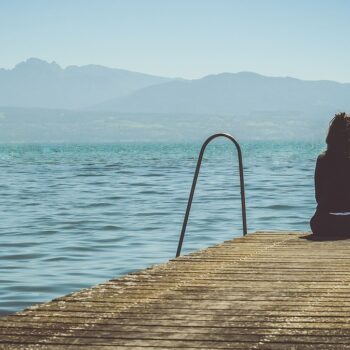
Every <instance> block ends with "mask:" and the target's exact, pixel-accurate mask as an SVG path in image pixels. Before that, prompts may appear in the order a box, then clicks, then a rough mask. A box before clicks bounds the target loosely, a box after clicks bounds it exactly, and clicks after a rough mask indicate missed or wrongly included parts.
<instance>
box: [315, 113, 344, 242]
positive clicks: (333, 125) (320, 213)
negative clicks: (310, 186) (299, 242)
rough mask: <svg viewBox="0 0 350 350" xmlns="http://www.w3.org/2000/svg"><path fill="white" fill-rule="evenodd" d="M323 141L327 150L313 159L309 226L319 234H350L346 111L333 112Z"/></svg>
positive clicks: (331, 235) (329, 235)
mask: <svg viewBox="0 0 350 350" xmlns="http://www.w3.org/2000/svg"><path fill="white" fill-rule="evenodd" d="M326 143H327V150H326V152H324V153H322V154H320V155H319V156H318V158H317V163H316V170H315V195H316V201H317V209H316V212H315V215H314V216H313V217H312V219H311V221H310V226H311V230H312V232H313V233H314V234H316V235H320V236H327V237H335V236H344V235H345V236H348V237H350V115H348V114H346V113H338V114H336V115H335V117H334V118H333V119H332V120H331V122H330V127H329V131H328V135H327V138H326Z"/></svg>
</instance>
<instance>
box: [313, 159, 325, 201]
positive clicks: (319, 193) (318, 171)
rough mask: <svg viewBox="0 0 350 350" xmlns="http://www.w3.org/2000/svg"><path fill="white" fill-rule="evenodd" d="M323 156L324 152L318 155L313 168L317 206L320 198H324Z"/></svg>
mask: <svg viewBox="0 0 350 350" xmlns="http://www.w3.org/2000/svg"><path fill="white" fill-rule="evenodd" d="M324 157H325V156H324V154H320V155H319V156H318V158H317V161H316V168H315V198H316V202H317V204H318V206H320V205H321V204H322V200H324V194H323V188H324V187H323V183H324V161H325V159H324Z"/></svg>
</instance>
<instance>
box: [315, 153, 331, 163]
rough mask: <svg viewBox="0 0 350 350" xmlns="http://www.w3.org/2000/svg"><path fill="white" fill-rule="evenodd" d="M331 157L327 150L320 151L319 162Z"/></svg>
mask: <svg viewBox="0 0 350 350" xmlns="http://www.w3.org/2000/svg"><path fill="white" fill-rule="evenodd" d="M328 158H329V155H327V152H326V151H324V152H322V153H320V154H319V155H318V157H317V162H324V161H326V160H327V159H328Z"/></svg>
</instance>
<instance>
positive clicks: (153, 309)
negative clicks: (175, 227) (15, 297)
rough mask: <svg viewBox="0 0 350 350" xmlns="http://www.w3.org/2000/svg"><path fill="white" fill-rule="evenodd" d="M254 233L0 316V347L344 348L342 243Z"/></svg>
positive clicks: (346, 285) (346, 281) (348, 292)
mask: <svg viewBox="0 0 350 350" xmlns="http://www.w3.org/2000/svg"><path fill="white" fill-rule="evenodd" d="M307 237H308V234H307V233H291V232H278V233H272V232H256V233H253V234H249V235H247V236H246V237H244V238H243V237H242V238H236V239H233V240H230V241H226V242H224V243H222V244H219V245H217V246H214V247H210V248H207V249H204V250H201V251H198V252H195V253H193V254H190V255H187V256H183V257H180V258H177V259H173V260H171V261H169V262H168V263H165V264H161V265H156V266H153V267H151V268H148V269H145V270H142V271H139V272H136V273H132V274H129V275H126V276H124V277H121V278H118V279H112V280H110V281H108V282H106V283H103V284H100V285H98V286H95V287H92V288H89V289H84V290H81V291H79V292H75V293H72V294H69V295H67V296H64V297H61V298H58V299H55V300H53V301H51V302H49V303H46V304H41V305H37V306H34V307H31V308H28V309H26V310H24V311H23V312H19V313H17V314H15V315H11V316H8V317H5V318H1V319H0V349H9V350H10V349H16V350H17V349H18V350H20V349H57V350H60V349H87V350H90V349H101V350H109V349H121V350H123V349H128V350H131V349H133V350H138V349H140V350H141V349H142V350H145V349H148V350H149V349H187V350H190V349H197V350H198V349H211V350H214V349H242V350H244V349H270V350H284V349H295V350H299V349H303V350H308V349H321V350H322V349H335V350H337V349H350V269H349V267H350V239H349V240H329V241H312V240H308V239H306V238H307Z"/></svg>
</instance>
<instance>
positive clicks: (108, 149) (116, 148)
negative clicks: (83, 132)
mask: <svg viewBox="0 0 350 350" xmlns="http://www.w3.org/2000/svg"><path fill="white" fill-rule="evenodd" d="M322 148H323V145H322V144H321V143H320V144H311V143H305V142H251V143H244V144H243V145H242V150H243V158H244V164H245V182H246V196H247V217H248V230H249V231H254V230H259V229H267V230H280V229H285V230H309V226H308V222H309V218H310V216H311V215H312V213H313V210H314V207H315V201H314V193H313V172H314V163H315V158H316V156H317V154H318V153H319V152H320V151H321V150H322ZM199 149H200V144H165V143H159V144H156V143H143V144H142V143H138V144H106V145H101V144H99V145H92V144H91V145H52V144H50V145H0V170H1V171H0V190H1V192H0V193H1V196H0V213H1V225H0V242H1V247H2V249H1V251H0V314H6V313H11V312H14V311H17V310H20V309H22V308H24V307H26V306H28V305H31V304H35V303H39V302H44V301H48V300H50V299H52V298H54V297H57V296H60V295H62V294H66V293H68V292H71V291H73V290H77V289H80V288H83V287H88V286H91V285H93V284H97V283H99V282H102V281H104V280H107V279H110V278H112V277H114V276H120V275H122V274H125V273H128V272H131V271H134V270H137V269H141V268H144V267H146V266H149V265H151V264H155V263H159V262H163V261H166V260H168V259H169V258H172V257H174V254H175V251H176V247H177V241H178V236H179V232H180V229H181V225H182V220H183V214H184V211H185V207H186V204H187V198H188V193H189V189H190V186H191V182H192V176H193V171H194V168H195V163H196V158H197V155H198V152H199ZM197 189H198V191H197V193H196V195H195V198H194V203H193V207H192V212H191V216H190V220H189V225H188V230H187V234H186V239H185V242H184V247H183V253H187V252H190V251H194V250H196V249H199V248H202V247H206V246H208V245H212V244H214V243H217V242H221V241H223V240H226V239H230V238H231V237H236V236H240V235H241V234H242V227H241V213H240V197H239V177H238V169H237V160H236V155H235V150H234V147H233V146H232V145H231V144H230V143H229V142H228V141H226V142H225V141H216V142H214V143H213V144H211V145H209V146H208V152H207V154H206V157H205V161H204V163H203V167H202V170H201V175H200V178H199V182H198V186H197Z"/></svg>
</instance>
